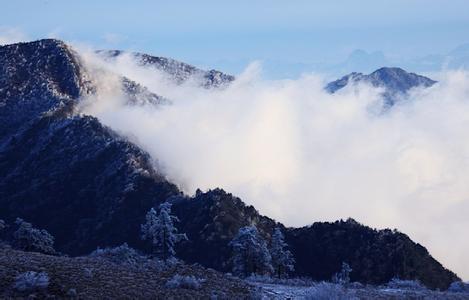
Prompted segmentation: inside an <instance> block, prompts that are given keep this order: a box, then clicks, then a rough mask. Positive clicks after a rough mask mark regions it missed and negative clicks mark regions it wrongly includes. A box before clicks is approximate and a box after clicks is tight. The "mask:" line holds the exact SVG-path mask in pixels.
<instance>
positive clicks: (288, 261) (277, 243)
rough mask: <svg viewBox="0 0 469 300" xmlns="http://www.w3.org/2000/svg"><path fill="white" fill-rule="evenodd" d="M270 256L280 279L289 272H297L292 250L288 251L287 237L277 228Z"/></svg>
mask: <svg viewBox="0 0 469 300" xmlns="http://www.w3.org/2000/svg"><path fill="white" fill-rule="evenodd" d="M270 255H271V256H272V267H273V268H274V271H275V272H276V273H277V276H278V278H280V277H281V276H282V275H284V274H285V273H287V272H293V271H294V270H295V267H294V264H295V259H294V258H293V254H292V253H291V252H290V250H288V244H287V243H286V242H285V237H284V236H283V233H282V231H281V230H280V228H279V227H276V228H275V229H274V232H273V234H272V242H271V245H270Z"/></svg>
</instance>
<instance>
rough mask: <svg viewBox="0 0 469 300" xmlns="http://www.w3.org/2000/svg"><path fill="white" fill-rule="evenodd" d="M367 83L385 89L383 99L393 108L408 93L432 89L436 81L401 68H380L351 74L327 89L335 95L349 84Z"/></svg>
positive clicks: (328, 85) (327, 86)
mask: <svg viewBox="0 0 469 300" xmlns="http://www.w3.org/2000/svg"><path fill="white" fill-rule="evenodd" d="M357 83H367V84H370V85H372V86H373V87H381V88H384V93H383V98H384V100H385V106H387V107H390V106H393V105H394V104H395V103H396V102H397V101H399V100H400V99H401V98H403V97H405V96H406V94H407V92H409V91H410V90H411V89H412V88H416V87H430V86H432V85H433V84H435V83H436V81H434V80H432V79H430V78H427V77H425V76H421V75H417V74H415V73H409V72H406V71H405V70H403V69H401V68H380V69H378V70H376V71H374V72H372V73H370V74H368V75H365V74H362V73H355V72H354V73H350V74H348V75H345V76H344V77H342V78H340V79H338V80H335V81H333V82H330V83H328V84H327V85H326V87H325V89H326V90H327V91H328V92H330V93H335V92H337V91H338V90H340V89H342V88H344V87H345V86H347V85H349V84H357Z"/></svg>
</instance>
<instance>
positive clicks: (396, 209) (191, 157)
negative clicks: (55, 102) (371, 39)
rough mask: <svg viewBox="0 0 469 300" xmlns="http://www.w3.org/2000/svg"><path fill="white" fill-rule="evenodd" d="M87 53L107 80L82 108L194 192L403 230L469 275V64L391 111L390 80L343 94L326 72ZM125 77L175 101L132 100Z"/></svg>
mask: <svg viewBox="0 0 469 300" xmlns="http://www.w3.org/2000/svg"><path fill="white" fill-rule="evenodd" d="M81 53H82V57H83V59H84V61H85V62H86V65H87V66H88V69H89V70H91V71H90V72H91V74H92V76H94V77H95V79H96V81H97V82H98V83H99V84H98V93H97V95H95V96H92V97H89V98H87V99H84V100H83V102H82V106H81V111H80V112H81V113H85V114H91V115H94V116H96V117H97V118H99V119H100V120H101V121H102V122H103V123H104V124H105V125H107V126H109V127H111V128H113V129H114V130H116V131H118V132H120V133H121V134H123V135H125V136H127V137H128V138H129V139H130V140H131V141H133V142H135V143H136V144H138V145H139V146H141V147H142V148H143V149H145V150H146V151H148V152H149V153H150V154H151V155H152V157H153V158H154V159H155V167H156V169H158V170H160V171H161V172H163V173H164V174H165V175H166V176H167V177H168V179H169V180H171V181H173V182H174V183H176V184H177V185H178V186H179V187H180V188H181V189H182V190H183V191H184V192H185V193H187V194H193V193H194V191H195V190H196V189H197V188H200V189H202V190H207V189H210V188H215V187H220V188H223V189H225V190H226V191H229V192H231V193H233V194H235V195H237V196H239V197H240V198H241V199H242V200H243V201H245V202H246V203H248V204H252V205H254V206H255V207H256V208H257V209H258V210H259V211H260V213H262V214H265V215H268V216H270V217H273V218H275V219H277V220H278V221H281V222H283V223H285V224H286V225H288V226H303V225H308V224H311V223H313V222H315V221H332V220H336V219H340V218H344V219H345V218H348V217H352V218H355V219H356V220H358V221H359V222H362V223H364V224H366V225H369V226H372V227H377V228H385V227H390V228H397V229H399V230H401V231H403V232H405V233H406V234H408V235H409V236H410V237H411V238H412V239H414V240H415V241H417V242H419V243H421V244H423V245H424V246H425V247H427V248H428V249H429V251H430V253H431V254H432V255H433V256H434V257H436V258H437V259H438V260H440V261H441V262H443V263H444V265H445V266H446V267H448V268H450V269H452V270H454V271H456V272H457V273H458V274H459V275H460V276H462V277H463V278H466V279H468V278H469V258H468V255H467V253H469V239H467V238H466V237H467V231H468V229H469V217H468V216H469V74H467V73H464V72H442V73H440V74H438V76H437V78H435V79H438V80H439V82H438V83H437V84H436V85H434V86H433V87H431V88H427V89H420V88H417V89H414V90H413V91H411V93H410V95H409V99H407V100H406V101H402V102H401V103H400V104H399V105H396V106H394V107H392V108H391V109H390V110H388V111H386V112H382V111H380V109H377V108H380V107H381V105H382V101H383V99H382V98H381V96H380V92H381V90H380V89H377V88H372V87H370V86H367V85H357V86H348V87H346V88H344V89H342V90H340V91H339V92H337V93H335V94H332V95H331V94H328V93H327V92H326V91H324V89H323V87H324V85H325V83H326V81H325V79H324V77H322V76H321V75H318V74H309V75H308V74H307V75H304V76H302V77H300V78H299V79H296V80H288V79H286V80H275V81H272V80H264V79H263V78H262V75H261V73H262V72H261V66H260V65H259V64H257V63H253V64H251V65H250V66H249V67H247V69H246V70H245V71H244V72H243V73H242V74H239V75H238V76H237V78H236V80H235V81H234V82H233V83H231V84H230V85H228V86H226V87H225V88H222V89H206V88H203V87H200V85H199V84H198V82H197V79H194V80H189V81H187V82H186V83H184V84H180V85H178V84H175V83H174V82H173V81H172V80H171V79H169V78H168V76H167V75H165V74H164V73H161V72H160V71H158V70H156V69H155V68H152V67H142V66H140V65H139V64H138V63H136V61H135V59H134V57H133V56H131V55H122V56H120V57H119V58H117V59H115V60H113V61H105V60H103V59H101V58H99V57H98V56H96V55H95V54H93V53H92V52H90V51H88V50H83V49H82V51H81ZM119 75H124V76H126V77H128V78H130V79H132V80H134V81H136V82H138V83H140V84H142V85H143V86H146V87H147V88H148V89H149V90H151V91H152V92H154V93H156V94H158V95H161V96H164V97H166V98H167V99H169V100H170V101H171V104H167V105H160V106H155V105H150V104H147V105H133V106H132V105H127V104H126V103H127V102H126V99H125V98H126V97H125V95H124V94H123V93H122V91H121V90H122V89H121V86H120V79H119Z"/></svg>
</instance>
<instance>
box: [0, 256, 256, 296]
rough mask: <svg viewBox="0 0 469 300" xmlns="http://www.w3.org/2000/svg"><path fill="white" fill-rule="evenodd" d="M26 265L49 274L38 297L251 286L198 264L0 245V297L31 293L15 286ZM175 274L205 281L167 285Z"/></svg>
mask: <svg viewBox="0 0 469 300" xmlns="http://www.w3.org/2000/svg"><path fill="white" fill-rule="evenodd" d="M27 271H35V272H47V274H48V275H49V278H50V284H49V286H48V288H47V289H46V290H44V291H39V292H35V293H34V295H35V296H37V297H39V298H46V297H51V296H52V297H54V296H55V298H79V299H200V298H204V299H207V298H210V297H211V296H214V295H217V297H218V299H224V298H227V299H243V298H248V297H249V295H250V290H251V288H250V287H249V286H248V285H247V284H246V283H244V282H243V281H241V280H238V279H235V278H231V277H228V276H226V275H223V274H221V273H219V272H216V271H214V270H210V269H209V270H207V269H205V268H203V267H200V266H196V265H190V266H189V265H175V266H172V267H169V268H168V269H166V270H163V271H158V270H157V269H156V268H142V269H137V268H132V267H128V266H123V265H118V264H114V263H112V262H109V261H106V260H103V259H98V258H88V257H78V258H70V257H62V256H50V255H44V254H40V253H34V252H23V251H17V250H13V249H11V248H9V247H0V298H9V297H15V298H16V297H28V296H29V295H31V292H25V293H21V292H18V291H16V290H15V289H14V288H13V285H14V282H15V277H16V276H17V275H18V274H21V273H24V272H27ZM175 274H180V275H192V276H195V277H197V278H201V279H203V280H205V281H203V283H202V284H201V287H200V288H199V289H189V288H169V287H166V286H165V285H166V283H167V282H168V280H170V279H171V278H172V277H173V276H174V275H175ZM73 289H74V291H73ZM75 291H76V293H75Z"/></svg>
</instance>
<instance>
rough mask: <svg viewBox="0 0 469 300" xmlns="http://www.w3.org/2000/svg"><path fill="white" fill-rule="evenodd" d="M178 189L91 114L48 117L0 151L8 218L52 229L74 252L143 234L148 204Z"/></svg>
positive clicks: (0, 189) (0, 201) (0, 196)
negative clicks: (139, 226) (141, 230)
mask: <svg viewBox="0 0 469 300" xmlns="http://www.w3.org/2000/svg"><path fill="white" fill-rule="evenodd" d="M178 193H179V191H178V189H177V188H176V186H174V185H173V184H171V183H169V182H167V181H166V180H165V179H164V177H163V176H162V175H160V174H158V173H157V172H156V171H155V170H154V169H153V166H152V164H151V159H150V157H149V156H148V154H146V153H145V152H143V151H142V150H140V149H139V148H137V147H136V146H134V145H133V144H130V143H129V142H127V141H126V140H124V139H122V138H120V137H119V136H118V135H116V134H115V133H113V132H112V131H111V130H109V129H108V128H106V127H103V126H102V125H101V124H100V123H99V122H98V120H96V119H95V118H92V117H86V116H84V117H73V118H60V117H55V116H52V117H43V118H41V119H39V120H37V121H36V122H34V123H33V124H32V125H31V127H28V129H26V130H24V131H22V132H21V133H19V134H17V135H15V136H14V137H13V138H11V139H10V141H9V142H8V144H7V145H6V146H5V147H4V148H3V149H2V151H1V152H0V206H1V207H2V215H3V217H8V218H7V219H13V218H14V217H16V216H21V217H22V218H25V219H27V220H30V221H31V222H33V223H35V224H37V225H39V226H40V227H44V228H47V229H48V230H49V231H50V232H52V233H53V234H54V236H55V237H56V238H57V245H58V246H59V250H61V251H64V252H66V253H70V254H83V253H87V252H89V251H91V250H93V249H95V248H96V246H98V245H111V244H115V243H120V242H121V241H123V240H127V239H130V237H132V236H135V237H136V238H135V239H138V236H139V228H138V225H137V224H139V223H140V222H141V221H142V220H141V218H142V216H143V215H145V212H146V211H147V210H148V209H149V207H151V206H152V205H154V204H157V203H160V202H163V201H164V200H165V199H166V198H167V197H169V196H170V195H174V194H178Z"/></svg>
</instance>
